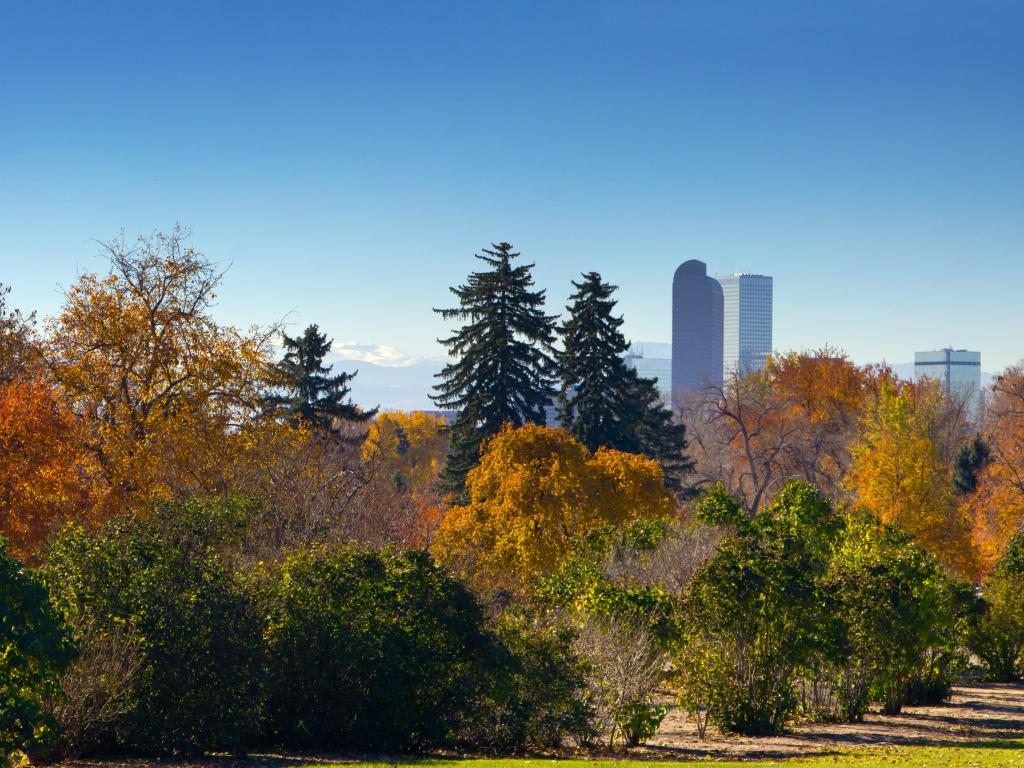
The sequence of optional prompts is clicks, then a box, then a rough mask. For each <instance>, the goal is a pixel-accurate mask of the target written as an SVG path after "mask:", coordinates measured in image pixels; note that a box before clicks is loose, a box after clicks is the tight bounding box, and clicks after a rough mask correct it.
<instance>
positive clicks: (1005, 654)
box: [967, 572, 1024, 683]
mask: <svg viewBox="0 0 1024 768" xmlns="http://www.w3.org/2000/svg"><path fill="white" fill-rule="evenodd" d="M967 643H968V647H969V648H970V650H971V652H972V653H973V654H974V655H975V656H977V657H978V659H979V660H980V661H981V664H982V666H983V668H984V670H985V674H986V676H987V677H988V678H989V679H990V680H994V681H996V682H1001V683H1008V682H1013V681H1016V680H1019V679H1020V677H1021V672H1022V669H1021V667H1022V664H1021V655H1022V653H1024V578H1021V577H1020V576H1018V575H1016V574H1012V573H1003V572H996V573H994V574H993V575H992V577H991V578H990V579H989V580H988V581H987V582H986V583H985V586H984V588H983V590H982V607H981V611H980V612H979V615H978V617H977V618H976V619H975V621H974V623H973V625H972V626H971V629H970V631H969V632H968V636H967Z"/></svg>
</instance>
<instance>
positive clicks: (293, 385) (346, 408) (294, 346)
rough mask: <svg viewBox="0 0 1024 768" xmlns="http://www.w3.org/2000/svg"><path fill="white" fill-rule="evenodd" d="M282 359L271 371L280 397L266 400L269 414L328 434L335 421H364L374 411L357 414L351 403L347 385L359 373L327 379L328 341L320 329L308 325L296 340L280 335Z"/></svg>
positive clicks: (359, 411)
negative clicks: (282, 340)
mask: <svg viewBox="0 0 1024 768" xmlns="http://www.w3.org/2000/svg"><path fill="white" fill-rule="evenodd" d="M282 335H283V337H284V348H285V355H284V358H283V359H282V360H281V362H280V363H278V364H277V367H276V369H275V383H277V385H278V387H279V388H280V389H281V390H283V394H275V395H271V396H270V397H269V398H267V403H268V406H269V408H270V410H271V411H272V412H274V413H276V414H277V415H279V416H283V417H284V418H285V419H287V420H288V421H291V422H292V423H295V424H299V423H305V424H309V425H312V426H314V427H317V428H319V429H324V430H328V431H333V430H334V424H335V421H337V420H343V421H366V420H367V419H369V418H370V417H372V416H373V415H374V414H376V413H377V409H376V408H374V409H372V410H369V411H363V410H360V408H359V407H358V406H356V405H355V404H354V403H353V402H352V400H351V399H347V398H348V395H349V392H350V389H349V387H348V382H350V381H351V380H352V378H353V377H354V376H355V375H356V374H357V373H359V372H358V371H353V372H352V373H345V372H342V373H338V374H334V375H333V376H332V375H331V369H332V368H333V366H331V365H327V366H325V365H324V356H325V355H326V354H327V353H328V352H329V351H330V349H331V341H332V340H329V339H328V338H327V336H326V334H323V333H320V328H319V327H318V326H316V325H311V326H309V327H308V328H306V330H305V332H304V333H303V334H302V336H300V337H299V338H295V339H293V338H292V337H290V336H288V335H285V334H282Z"/></svg>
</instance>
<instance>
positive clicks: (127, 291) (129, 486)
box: [44, 230, 274, 508]
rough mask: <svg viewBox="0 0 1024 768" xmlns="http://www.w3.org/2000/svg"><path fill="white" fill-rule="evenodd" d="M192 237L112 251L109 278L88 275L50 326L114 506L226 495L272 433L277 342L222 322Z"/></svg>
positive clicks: (66, 393)
mask: <svg viewBox="0 0 1024 768" xmlns="http://www.w3.org/2000/svg"><path fill="white" fill-rule="evenodd" d="M186 235H187V233H185V232H183V231H181V230H175V231H174V232H172V233H171V234H169V235H163V234H159V235H156V236H154V237H152V238H143V239H140V240H139V242H138V243H137V244H135V245H134V246H129V245H126V244H125V243H124V241H123V240H120V241H115V242H113V243H111V244H110V245H109V246H107V256H108V258H109V262H110V273H109V274H107V275H97V274H92V273H86V274H83V275H82V276H81V277H80V278H79V281H78V283H77V284H75V285H73V286H72V287H71V288H70V289H68V291H67V293H66V297H65V302H64V306H63V308H62V309H61V312H60V314H58V315H57V317H55V318H53V319H52V320H51V321H50V322H49V324H48V327H47V338H46V341H45V344H44V357H45V360H46V364H47V373H48V375H49V377H50V378H51V379H52V380H53V381H54V383H55V384H56V389H57V392H58V393H59V396H60V397H61V398H62V399H63V400H64V401H65V402H67V403H68V404H69V405H70V407H71V408H72V409H73V410H74V411H75V412H76V413H78V414H80V415H81V420H82V430H83V435H84V445H85V447H86V449H87V450H88V451H89V452H90V454H91V455H92V457H93V458H94V460H95V462H96V465H97V467H98V470H99V473H100V475H101V477H102V480H103V482H104V484H105V489H104V490H105V492H106V494H107V497H108V498H107V503H108V504H109V505H110V506H111V507H113V508H122V507H125V506H132V505H135V506H138V505H145V504H146V503H149V502H152V501H156V500H162V499H168V498H171V497H172V496H174V494H175V493H179V492H189V491H191V492H206V493H210V492H223V491H224V490H226V489H227V480H228V477H226V474H225V472H226V470H228V469H230V467H231V466H232V464H233V462H234V461H235V460H236V459H237V458H238V457H240V456H242V455H244V454H246V453H248V452H252V451H255V450H259V449H260V447H261V446H263V445H265V444H266V443H267V436H266V435H265V434H263V432H264V430H266V429H267V428H271V429H272V428H274V425H273V424H272V423H271V422H270V421H268V420H261V419H260V418H259V409H258V407H257V406H258V402H259V396H260V393H261V391H262V389H263V387H264V385H265V382H266V380H267V376H268V374H269V370H270V361H269V358H268V357H267V352H268V348H267V346H266V343H267V335H266V334H260V333H258V332H241V331H239V330H237V329H235V328H233V327H230V326H222V325H219V324H217V323H216V322H215V321H214V320H213V318H212V317H211V314H210V310H211V307H212V303H213V301H214V299H215V289H216V287H217V284H218V282H219V281H220V277H221V275H220V273H218V272H217V271H216V269H215V268H214V267H213V265H212V264H211V263H210V262H208V261H207V260H206V259H205V258H204V257H203V256H202V255H201V254H199V253H198V252H196V251H195V250H193V249H192V248H190V247H188V246H187V245H186V244H185V238H186Z"/></svg>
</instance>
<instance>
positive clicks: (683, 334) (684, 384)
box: [672, 259, 723, 407]
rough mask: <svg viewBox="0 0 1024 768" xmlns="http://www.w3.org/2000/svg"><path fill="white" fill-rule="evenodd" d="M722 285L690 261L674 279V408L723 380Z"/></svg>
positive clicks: (696, 262)
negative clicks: (692, 394)
mask: <svg viewBox="0 0 1024 768" xmlns="http://www.w3.org/2000/svg"><path fill="white" fill-rule="evenodd" d="M722 306H723V305H722V286H721V285H720V284H719V283H718V281H717V280H715V279H714V278H713V277H708V270H707V265H706V264H705V263H704V262H703V261H697V260H696V259H691V260H690V261H686V262H684V263H683V264H681V265H680V266H679V268H678V269H676V273H675V275H674V276H673V278H672V405H673V407H677V406H679V405H681V404H682V401H683V400H684V399H685V398H686V396H687V395H688V394H690V393H693V392H697V391H699V390H700V389H701V388H702V387H704V386H705V385H706V384H708V383H712V384H720V383H721V381H722Z"/></svg>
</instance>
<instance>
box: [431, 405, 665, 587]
mask: <svg viewBox="0 0 1024 768" xmlns="http://www.w3.org/2000/svg"><path fill="white" fill-rule="evenodd" d="M466 490H467V491H468V494H469V503H468V504H467V505H465V506H456V507H452V508H451V509H450V510H449V511H448V513H447V515H446V516H445V518H444V519H443V520H442V522H441V527H440V530H439V531H438V534H437V537H436V539H435V542H434V550H435V552H436V553H437V554H438V555H439V556H440V557H442V558H443V559H445V560H447V561H448V562H449V563H450V564H452V565H453V566H454V567H456V568H457V569H458V570H460V571H462V572H463V573H464V574H465V575H466V576H467V577H468V578H470V579H471V580H472V582H473V583H475V584H476V585H477V586H479V587H482V588H484V589H509V590H518V589H520V588H521V587H522V586H523V585H524V584H525V583H526V582H527V581H528V580H529V579H530V578H532V577H534V576H537V575H546V574H550V573H551V571H552V570H553V569H554V568H555V567H556V566H557V565H558V564H559V563H560V562H561V560H562V559H563V558H564V557H565V556H566V554H567V553H568V552H569V549H570V545H571V542H572V540H573V539H574V538H576V537H577V536H580V535H582V534H584V533H586V532H587V531H589V530H592V529H594V528H597V527H599V526H601V525H604V524H606V523H624V522H626V521H629V520H633V519H639V518H655V517H660V516H665V515H668V514H670V513H671V511H672V508H673V504H672V499H671V496H670V495H669V494H668V492H667V491H666V489H665V487H664V480H663V477H662V473H661V469H660V467H659V466H658V464H657V462H654V461H652V460H651V459H648V458H645V457H643V456H639V455H636V454H628V453H622V452H620V451H613V450H609V449H599V450H598V451H597V453H594V454H592V453H590V452H589V451H588V450H587V449H586V448H585V447H584V446H583V445H581V444H580V443H579V442H578V441H577V440H575V439H574V438H573V437H572V435H570V434H569V433H568V432H566V431H564V430H560V429H552V428H550V427H541V426H537V425H532V424H528V425H525V426H523V427H520V428H518V429H513V428H511V427H506V428H505V429H503V430H502V431H501V432H500V433H499V434H498V435H497V436H496V437H495V438H493V439H492V440H491V441H490V442H489V443H488V445H487V449H486V451H485V452H484V455H483V457H482V458H481V462H480V465H479V466H478V467H476V468H475V469H473V470H472V471H471V472H470V473H469V476H468V477H467V480H466Z"/></svg>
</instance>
